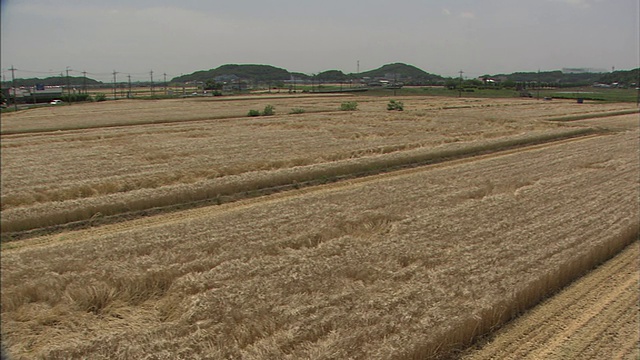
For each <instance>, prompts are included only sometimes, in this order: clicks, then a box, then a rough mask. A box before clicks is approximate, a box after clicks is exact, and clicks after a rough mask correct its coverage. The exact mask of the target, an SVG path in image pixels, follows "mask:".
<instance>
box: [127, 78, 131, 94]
mask: <svg viewBox="0 0 640 360" xmlns="http://www.w3.org/2000/svg"><path fill="white" fill-rule="evenodd" d="M127 78H129V92H128V93H127V99H128V98H131V74H129V75H127Z"/></svg>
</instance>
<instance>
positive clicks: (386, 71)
mask: <svg viewBox="0 0 640 360" xmlns="http://www.w3.org/2000/svg"><path fill="white" fill-rule="evenodd" d="M351 75H352V76H355V75H357V77H358V78H362V77H370V78H376V77H381V78H387V79H388V80H391V79H392V78H394V77H395V76H396V75H397V79H398V81H402V82H404V83H405V84H407V85H429V84H437V83H444V81H445V78H443V77H442V76H440V75H434V74H429V73H427V72H425V71H424V70H421V69H419V68H417V67H415V66H413V65H407V64H403V63H395V64H387V65H384V66H382V67H380V68H378V69H375V70H370V71H365V72H361V73H359V74H351Z"/></svg>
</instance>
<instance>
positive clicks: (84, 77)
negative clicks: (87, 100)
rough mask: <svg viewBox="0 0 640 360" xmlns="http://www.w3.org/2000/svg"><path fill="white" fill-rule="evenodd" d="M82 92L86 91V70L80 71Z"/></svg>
mask: <svg viewBox="0 0 640 360" xmlns="http://www.w3.org/2000/svg"><path fill="white" fill-rule="evenodd" d="M82 92H83V93H85V94H86V93H87V72H86V71H83V72H82Z"/></svg>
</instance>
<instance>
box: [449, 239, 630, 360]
mask: <svg viewBox="0 0 640 360" xmlns="http://www.w3.org/2000/svg"><path fill="white" fill-rule="evenodd" d="M639 245H640V243H638V242H636V243H634V244H632V245H631V246H629V247H628V248H627V249H626V250H625V251H623V252H622V253H620V254H619V255H618V256H616V257H615V258H613V259H611V260H610V261H608V262H607V263H605V264H603V265H602V266H600V267H599V268H597V269H595V270H594V271H592V272H591V273H589V274H588V275H587V276H585V277H583V278H581V279H579V280H578V281H576V282H575V283H573V284H572V285H571V286H569V287H567V288H566V289H564V290H563V291H562V292H560V293H559V294H557V295H556V296H554V297H552V298H550V299H548V300H547V301H545V302H543V303H541V304H540V305H538V306H537V307H535V308H533V309H532V310H531V311H529V312H528V313H526V314H524V315H523V316H522V317H520V318H518V319H517V320H515V321H513V322H512V323H510V324H507V325H506V326H505V327H504V328H502V329H501V330H499V331H498V332H497V333H496V334H495V335H494V336H492V338H491V339H489V340H487V341H485V343H484V344H480V345H478V346H477V347H476V348H474V349H470V350H468V351H467V352H465V353H464V354H463V356H461V359H464V360H483V359H638V356H639V355H640V330H639V329H640V318H639V316H640V304H639V295H640V289H639V288H638V286H639V281H640V272H638V269H639V268H640V257H639V256H640V246H639Z"/></svg>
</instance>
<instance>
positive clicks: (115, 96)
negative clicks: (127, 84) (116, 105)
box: [113, 70, 117, 100]
mask: <svg viewBox="0 0 640 360" xmlns="http://www.w3.org/2000/svg"><path fill="white" fill-rule="evenodd" d="M116 74H117V72H116V71H115V70H113V100H116V98H117V94H116Z"/></svg>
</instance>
